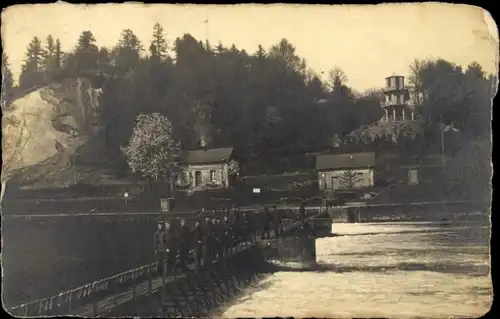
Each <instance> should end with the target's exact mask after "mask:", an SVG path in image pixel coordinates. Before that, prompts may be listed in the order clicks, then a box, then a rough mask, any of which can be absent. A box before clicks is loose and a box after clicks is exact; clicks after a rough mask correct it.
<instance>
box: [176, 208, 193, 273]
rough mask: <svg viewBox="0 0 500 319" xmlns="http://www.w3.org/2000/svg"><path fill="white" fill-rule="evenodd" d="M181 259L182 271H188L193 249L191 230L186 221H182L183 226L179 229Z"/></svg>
mask: <svg viewBox="0 0 500 319" xmlns="http://www.w3.org/2000/svg"><path fill="white" fill-rule="evenodd" d="M178 239H179V257H180V263H181V265H180V266H181V268H182V271H187V270H188V269H189V268H188V258H189V250H190V248H191V230H190V229H189V228H188V227H187V225H186V220H185V219H184V218H183V219H181V225H180V227H179V236H178Z"/></svg>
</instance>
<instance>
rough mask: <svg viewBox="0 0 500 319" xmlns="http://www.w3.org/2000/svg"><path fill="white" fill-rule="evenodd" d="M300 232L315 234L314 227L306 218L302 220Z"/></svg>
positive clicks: (303, 234)
mask: <svg viewBox="0 0 500 319" xmlns="http://www.w3.org/2000/svg"><path fill="white" fill-rule="evenodd" d="M299 233H300V235H302V236H314V235H315V234H314V233H315V232H314V229H313V228H312V227H311V225H310V224H309V223H308V222H307V221H306V220H303V221H302V224H301V225H300V228H299Z"/></svg>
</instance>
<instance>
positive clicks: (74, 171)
mask: <svg viewBox="0 0 500 319" xmlns="http://www.w3.org/2000/svg"><path fill="white" fill-rule="evenodd" d="M75 144H76V134H73V184H74V185H76V154H75V151H76V145H75Z"/></svg>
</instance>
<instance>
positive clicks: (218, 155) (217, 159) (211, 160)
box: [180, 147, 233, 165]
mask: <svg viewBox="0 0 500 319" xmlns="http://www.w3.org/2000/svg"><path fill="white" fill-rule="evenodd" d="M232 154H233V148H232V147H228V148H212V149H206V150H203V149H201V150H193V151H184V152H182V153H181V158H180V164H181V165H195V164H215V163H224V162H227V161H229V159H230V158H231V156H232Z"/></svg>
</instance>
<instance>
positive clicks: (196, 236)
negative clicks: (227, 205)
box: [192, 222, 203, 270]
mask: <svg viewBox="0 0 500 319" xmlns="http://www.w3.org/2000/svg"><path fill="white" fill-rule="evenodd" d="M192 239H193V246H194V249H195V257H194V263H195V268H196V269H197V270H198V269H200V266H201V257H202V252H203V229H202V227H201V224H200V223H199V222H196V224H195V226H194V229H193V236H192Z"/></svg>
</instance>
